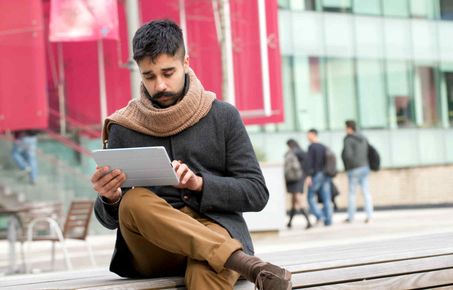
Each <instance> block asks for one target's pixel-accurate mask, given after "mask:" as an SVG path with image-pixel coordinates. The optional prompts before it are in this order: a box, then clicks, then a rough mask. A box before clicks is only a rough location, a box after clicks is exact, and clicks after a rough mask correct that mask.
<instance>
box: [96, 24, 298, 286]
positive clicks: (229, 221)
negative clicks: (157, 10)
mask: <svg viewBox="0 0 453 290" xmlns="http://www.w3.org/2000/svg"><path fill="white" fill-rule="evenodd" d="M133 53H134V60H135V61H136V62H137V64H138V67H139V70H140V73H141V76H142V84H141V96H140V98H139V99H136V100H132V101H130V102H129V104H128V105H127V106H126V107H125V108H123V109H121V110H119V111H117V112H116V113H114V114H113V115H111V116H110V117H108V118H107V120H106V121H105V123H104V131H103V139H104V142H108V148H118V147H140V146H164V147H165V148H166V150H167V152H168V154H169V156H170V158H172V159H173V160H174V161H173V162H172V164H173V167H174V169H175V172H176V174H177V176H178V177H179V181H180V183H179V185H178V186H176V187H171V186H154V187H149V188H143V187H136V188H132V189H126V188H121V185H122V184H123V182H124V181H125V179H126V176H125V174H124V173H123V172H121V170H119V169H114V168H112V169H113V170H111V169H110V168H105V167H98V168H97V169H96V172H95V173H94V174H93V176H92V179H91V182H92V184H93V188H94V190H95V191H96V192H98V193H99V198H98V199H97V200H96V205H95V214H96V217H97V218H98V220H99V221H100V222H101V223H102V224H103V225H104V226H105V227H107V228H109V229H115V228H118V231H117V241H116V246H115V252H114V256H113V258H112V262H111V265H110V269H111V271H113V272H115V273H117V274H119V275H120V276H125V277H158V276H168V275H184V276H185V283H186V286H187V288H188V289H195V290H202V289H210V290H211V289H219V290H220V289H233V287H234V284H235V282H236V281H237V279H238V278H239V276H240V275H242V276H244V277H245V278H246V279H248V280H249V281H252V282H254V283H256V284H257V285H258V286H259V287H260V289H269V290H270V289H291V273H290V272H288V271H286V270H285V269H282V268H280V267H278V266H275V265H272V264H269V263H265V262H263V261H262V260H260V259H259V258H257V257H254V256H252V255H253V245H252V241H251V238H250V235H249V232H248V229H247V225H246V223H245V221H244V219H243V217H242V212H245V211H260V210H262V209H263V207H264V206H265V205H266V203H267V200H268V197H269V193H268V190H267V188H266V185H265V182H264V178H263V175H262V173H261V170H260V168H259V165H258V162H257V160H256V157H255V153H254V151H253V148H252V145H251V142H250V140H249V137H248V135H247V133H246V130H245V127H244V125H243V123H242V121H241V119H240V116H239V113H238V111H237V110H236V109H235V108H234V107H233V106H231V105H229V104H227V103H224V102H221V101H218V100H216V98H215V95H214V94H213V93H211V92H208V91H205V90H204V89H203V87H202V85H201V83H200V81H199V80H198V79H197V77H196V75H195V74H194V72H193V71H192V70H191V69H190V67H189V59H188V57H187V56H186V54H185V48H184V42H183V37H182V32H181V29H180V28H179V27H178V26H177V25H176V24H175V23H173V22H171V21H169V20H157V21H153V22H150V23H147V24H145V25H144V26H142V27H141V28H140V29H138V31H137V32H136V34H135V36H134V39H133Z"/></svg>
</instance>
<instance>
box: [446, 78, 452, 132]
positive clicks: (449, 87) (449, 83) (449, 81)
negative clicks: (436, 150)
mask: <svg viewBox="0 0 453 290" xmlns="http://www.w3.org/2000/svg"><path fill="white" fill-rule="evenodd" d="M445 82H446V84H447V100H448V121H449V122H450V126H451V127H453V73H452V72H447V73H445Z"/></svg>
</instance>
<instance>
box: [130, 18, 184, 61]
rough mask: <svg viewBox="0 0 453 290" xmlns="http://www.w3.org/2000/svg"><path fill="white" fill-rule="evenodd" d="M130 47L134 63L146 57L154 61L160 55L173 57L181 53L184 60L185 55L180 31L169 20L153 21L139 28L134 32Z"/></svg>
mask: <svg viewBox="0 0 453 290" xmlns="http://www.w3.org/2000/svg"><path fill="white" fill-rule="evenodd" d="M132 46H133V48H132V49H133V52H134V60H135V61H136V62H139V61H140V60H142V59H143V58H145V57H148V56H149V57H150V58H151V60H152V61H154V60H155V59H156V58H157V57H158V56H159V55H161V54H168V55H170V56H175V55H176V54H177V53H181V57H182V58H183V59H184V56H185V54H186V49H185V47H184V39H183V36H182V30H181V28H179V26H178V25H177V24H176V23H174V22H173V21H171V20H169V19H161V20H154V21H151V22H148V23H146V24H145V25H143V26H142V27H140V28H139V29H138V30H137V32H135V35H134V39H133V40H132Z"/></svg>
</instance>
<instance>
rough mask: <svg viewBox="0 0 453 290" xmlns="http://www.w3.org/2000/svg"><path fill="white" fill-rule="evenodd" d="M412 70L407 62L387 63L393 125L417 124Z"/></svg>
mask: <svg viewBox="0 0 453 290" xmlns="http://www.w3.org/2000/svg"><path fill="white" fill-rule="evenodd" d="M409 80H410V71H409V68H408V65H407V64H406V63H405V62H397V61H393V62H388V63H387V92H388V95H389V99H390V105H391V116H390V118H391V119H390V121H391V126H392V127H396V126H398V127H413V126H415V104H414V98H413V95H412V93H411V89H410V83H411V82H410V81H409Z"/></svg>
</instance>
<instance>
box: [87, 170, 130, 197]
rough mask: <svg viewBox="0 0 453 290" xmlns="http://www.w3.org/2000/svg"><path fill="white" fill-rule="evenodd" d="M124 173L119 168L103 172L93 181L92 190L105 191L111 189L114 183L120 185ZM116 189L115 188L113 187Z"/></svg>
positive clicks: (123, 178)
mask: <svg viewBox="0 0 453 290" xmlns="http://www.w3.org/2000/svg"><path fill="white" fill-rule="evenodd" d="M125 177H126V175H125V174H124V173H123V172H122V171H121V170H119V169H115V170H112V171H111V172H109V173H107V174H104V175H103V176H102V177H100V178H98V179H97V180H96V182H94V184H93V185H94V186H93V188H94V190H95V191H97V192H99V193H101V194H102V193H107V192H109V191H111V190H112V188H113V187H114V186H115V184H119V185H121V184H122V183H123V182H124V180H125V179H126V178H125ZM115 190H116V189H115Z"/></svg>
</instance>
